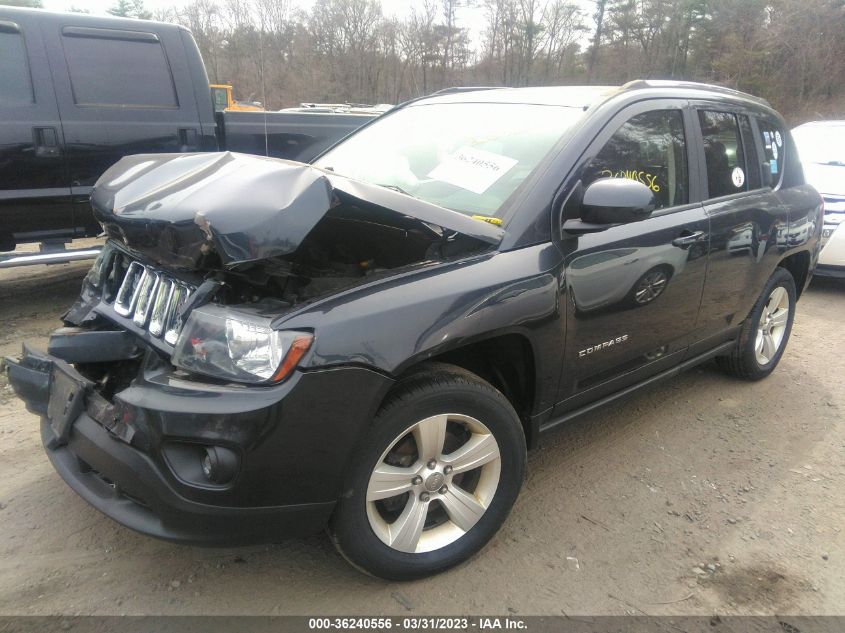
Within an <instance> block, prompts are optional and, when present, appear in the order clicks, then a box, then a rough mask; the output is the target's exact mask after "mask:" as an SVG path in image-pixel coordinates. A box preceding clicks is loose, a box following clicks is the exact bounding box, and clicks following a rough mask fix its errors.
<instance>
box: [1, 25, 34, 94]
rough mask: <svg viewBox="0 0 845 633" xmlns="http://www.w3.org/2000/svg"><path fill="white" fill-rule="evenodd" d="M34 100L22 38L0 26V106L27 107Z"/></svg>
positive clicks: (10, 27)
mask: <svg viewBox="0 0 845 633" xmlns="http://www.w3.org/2000/svg"><path fill="white" fill-rule="evenodd" d="M34 100H35V99H34V98H33V94H32V78H31V77H30V74H29V62H28V61H27V58H26V47H25V46H24V41H23V36H22V35H21V34H20V33H19V32H18V31H17V30H16V28H15V27H12V26H9V27H7V28H3V25H2V24H0V105H27V104H30V103H33V101H34Z"/></svg>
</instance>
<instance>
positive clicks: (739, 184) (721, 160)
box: [698, 110, 748, 198]
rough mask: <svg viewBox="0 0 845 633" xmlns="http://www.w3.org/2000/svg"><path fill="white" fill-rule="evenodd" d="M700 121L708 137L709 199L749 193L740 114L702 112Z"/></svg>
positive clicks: (702, 132) (706, 146)
mask: <svg viewBox="0 0 845 633" xmlns="http://www.w3.org/2000/svg"><path fill="white" fill-rule="evenodd" d="M698 120H699V122H700V123H701V135H702V137H703V138H704V158H705V160H706V162H707V190H708V192H709V194H708V197H710V198H718V197H719V196H728V195H730V194H732V193H738V192H740V191H748V179H747V178H746V173H747V170H746V166H745V152H744V151H743V148H742V139H741V137H740V135H739V125H738V124H737V119H736V115H735V114H732V113H730V112H712V111H709V110H700V111H699V112H698Z"/></svg>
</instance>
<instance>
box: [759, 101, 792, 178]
mask: <svg viewBox="0 0 845 633" xmlns="http://www.w3.org/2000/svg"><path fill="white" fill-rule="evenodd" d="M757 127H758V128H759V131H760V140H761V141H762V144H763V159H762V160H763V161H764V162H767V163H768V165H764V169H766V168H768V171H769V174H770V175H771V183H772V188H776V187H777V186H778V185H779V184H780V181H781V177H782V176H783V166H784V162H785V160H786V153H787V136H786V130H785V129H784V127H783V125H781V123H780V121H778V120H777V119H776V118H775V117H771V116H767V115H763V116H758V117H757Z"/></svg>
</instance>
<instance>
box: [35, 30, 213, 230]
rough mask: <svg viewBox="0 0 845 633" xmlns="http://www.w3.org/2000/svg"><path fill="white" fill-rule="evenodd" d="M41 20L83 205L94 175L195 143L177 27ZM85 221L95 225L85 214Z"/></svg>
mask: <svg viewBox="0 0 845 633" xmlns="http://www.w3.org/2000/svg"><path fill="white" fill-rule="evenodd" d="M86 24H90V22H83V21H81V20H79V19H78V18H75V17H74V16H72V15H69V16H67V17H63V18H61V19H59V20H52V21H49V22H47V21H45V22H44V27H43V30H44V38H45V42H47V44H48V50H49V54H50V61H51V64H52V66H53V69H54V75H55V84H56V95H57V97H58V101H59V108H60V112H61V117H62V123H63V126H64V131H65V140H66V146H67V158H68V168H69V176H70V184H71V187H72V192H73V194H74V196H75V197H76V199H77V201H78V202H79V203H80V207H82V205H84V208H86V209H87V206H88V196H89V194H90V192H91V188H92V186H93V185H94V183H95V182H96V180H97V179H98V178H99V177H100V175H101V174H102V173H103V172H104V171H106V169H108V168H109V167H111V166H112V165H113V164H114V163H115V162H117V161H118V160H119V159H120V158H122V157H123V156H126V155H130V154H141V153H160V152H180V151H182V152H185V151H195V150H198V149H200V140H201V133H200V125H199V114H198V110H197V102H196V97H195V95H194V93H193V83H192V80H191V75H190V73H189V70H188V68H187V62H186V58H185V53H184V46H183V43H182V39H181V37H180V33H179V31H178V30H177V29H176V28H168V29H157V30H156V31H155V32H153V31H152V30H150V26H147V24H146V23H144V22H142V21H138V22H137V27H135V26H134V25H132V27H131V28H119V29H118V28H99V27H93V26H87V25H86ZM85 218H86V220H87V223H88V226H89V227H90V228H92V229H94V228H96V226H97V225H96V223H95V222H94V220H93V216H92V215H91V214H90V212H86V214H85Z"/></svg>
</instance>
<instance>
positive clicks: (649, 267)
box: [555, 100, 709, 415]
mask: <svg viewBox="0 0 845 633" xmlns="http://www.w3.org/2000/svg"><path fill="white" fill-rule="evenodd" d="M692 130H693V128H692V120H691V117H690V113H689V111H688V110H687V107H686V103H685V102H683V101H675V100H661V101H659V102H656V101H649V102H645V103H641V104H637V105H635V106H632V107H630V108H628V109H626V110H625V111H623V112H622V113H620V114H619V115H617V116H616V117H615V118H614V119H613V120H612V121H611V123H610V124H609V125H608V126H606V127H605V130H604V132H603V133H602V134H601V135H599V137H598V138H597V139H596V140H595V141H594V142H593V144H592V145H591V146H590V148H589V149H588V150H587V152H585V154H584V156H583V157H582V162H581V163H580V165H579V167H578V168H577V169H576V173H575V178H574V179H573V182H576V181H578V180H580V186H575V187H574V188H573V193H572V194H571V195H570V199H569V202H568V203H567V205H566V207H565V209H564V218H563V223H562V227H561V228H562V230H561V242H560V244H561V247H562V249H563V251H564V257H565V263H564V266H565V268H564V283H563V285H562V297H561V304H562V306H565V309H566V310H567V317H566V323H567V330H566V342H565V349H564V350H563V353H564V355H565V358H566V361H565V369H564V374H563V376H562V377H561V383H560V398H561V400H562V402H561V403H560V404H559V405H558V408H557V409H556V411H555V414H557V415H560V414H563V413H565V412H567V411H569V410H572V409H574V408H578V407H579V406H582V405H583V404H585V403H588V402H591V401H593V400H596V399H598V398H601V397H603V396H605V395H608V394H610V393H613V392H614V391H617V390H619V389H622V388H624V387H626V386H629V385H631V384H634V383H636V382H639V381H640V380H642V379H644V378H646V377H648V376H649V375H653V374H656V373H658V372H660V371H662V370H664V369H667V368H669V367H671V366H674V365H676V364H678V363H679V362H681V360H682V359H683V357H684V354H685V352H686V350H687V347H688V346H689V344H690V340H691V338H692V336H693V335H694V329H695V325H696V320H697V317H698V310H699V304H700V302H701V296H702V291H703V287H704V278H705V271H706V261H707V257H706V255H707V248H708V241H709V220H708V217H707V215H706V214H705V212H704V209H703V207H702V205H701V202H700V195H699V179H698V173H699V172H698V163H697V158H696V157H697V154H696V153H694V152H691V151H690V145H691V143H692V142H693V141H692V139H693V138H695V136H694V134H693V131H692ZM601 178H627V179H632V180H637V181H639V182H641V183H642V184H643V185H645V186H646V187H648V188H649V189H651V191H652V193H653V195H654V198H655V202H656V209H655V210H654V211H653V212H652V213H651V215H650V216H649V217H647V218H646V219H644V220H640V221H635V222H630V223H627V224H621V225H608V226H607V228H604V229H600V230H597V231H595V232H583V225H582V227H581V229H580V230H579V229H577V228H574V229H573V231H571V232H570V231H568V230H567V222H566V219H567V218H570V219H575V218H577V217H578V216H579V213H580V203H579V200H578V195H579V194H578V192H579V191H580V192H583V191H584V190H586V188H587V187H589V185H590V184H592V183H593V182H595V181H596V180H599V179H601ZM573 196H574V197H575V198H573ZM573 200H574V204H572V201H573ZM569 225H570V226H572V227H576V226H577V225H576V224H573V223H572V222H570V223H569ZM595 228H596V227H593V229H595Z"/></svg>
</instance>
